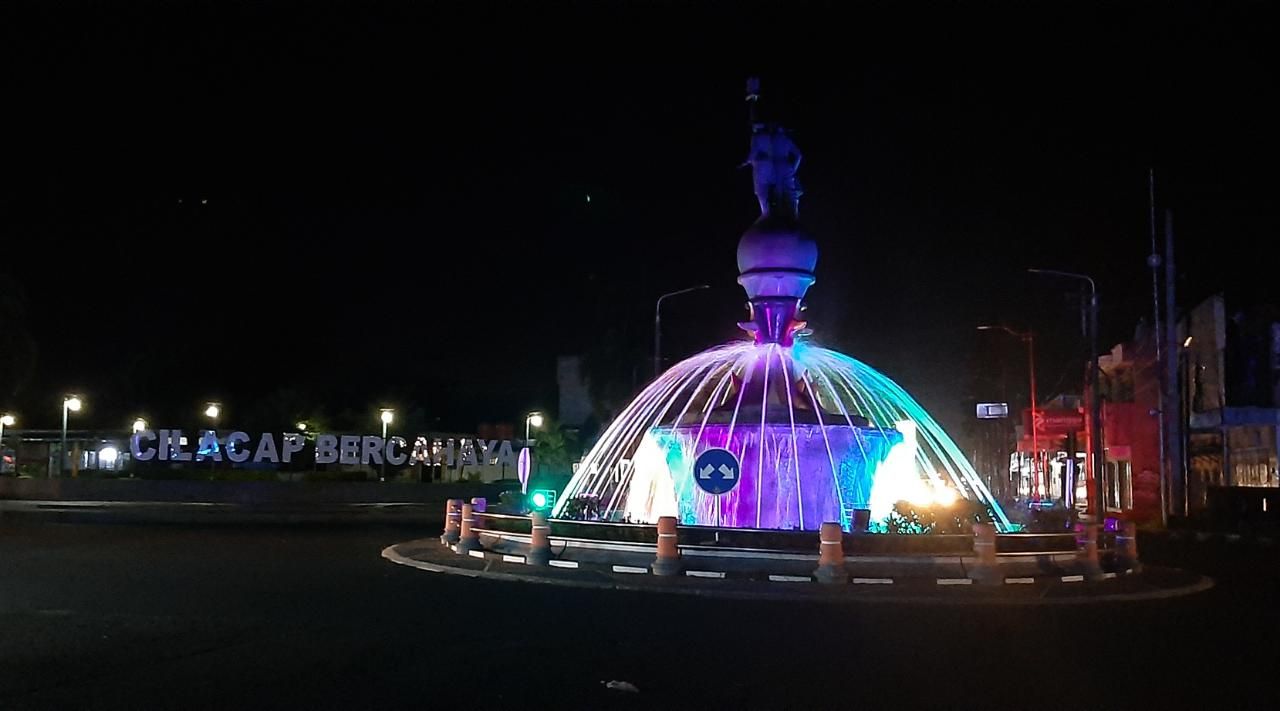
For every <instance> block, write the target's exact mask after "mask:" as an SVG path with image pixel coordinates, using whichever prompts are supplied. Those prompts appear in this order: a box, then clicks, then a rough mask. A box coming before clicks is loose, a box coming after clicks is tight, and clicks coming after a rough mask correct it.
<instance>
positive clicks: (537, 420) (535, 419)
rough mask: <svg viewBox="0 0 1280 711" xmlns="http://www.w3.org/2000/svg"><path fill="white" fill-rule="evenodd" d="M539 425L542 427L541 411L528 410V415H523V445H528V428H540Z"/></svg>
mask: <svg viewBox="0 0 1280 711" xmlns="http://www.w3.org/2000/svg"><path fill="white" fill-rule="evenodd" d="M541 427H542V413H541V412H537V411H535V412H530V413H529V414H528V415H525V417H524V445H525V446H526V447H528V446H529V430H530V428H532V429H540V428H541Z"/></svg>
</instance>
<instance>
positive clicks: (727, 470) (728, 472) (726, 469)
mask: <svg viewBox="0 0 1280 711" xmlns="http://www.w3.org/2000/svg"><path fill="white" fill-rule="evenodd" d="M720 473H721V474H723V475H724V478H725V479H732V478H733V468H732V467H730V466H729V465H728V464H721V465H720Z"/></svg>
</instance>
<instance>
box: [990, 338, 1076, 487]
mask: <svg viewBox="0 0 1280 711" xmlns="http://www.w3.org/2000/svg"><path fill="white" fill-rule="evenodd" d="M978 330H979V331H1004V332H1005V333H1007V334H1009V335H1010V336H1014V337H1016V338H1019V339H1021V340H1022V342H1023V343H1025V344H1027V361H1028V371H1029V376H1028V377H1029V378H1030V380H1031V483H1032V486H1033V487H1034V488H1035V494H1036V496H1039V495H1040V493H1041V486H1040V477H1041V475H1042V474H1043V467H1041V466H1040V435H1039V433H1038V432H1037V425H1036V414H1037V410H1036V408H1037V407H1038V405H1037V398H1036V342H1035V334H1034V333H1033V332H1032V331H1027V332H1025V333H1023V332H1022V331H1015V330H1013V329H1012V328H1009V327H1008V326H979V327H978ZM1063 498H1064V499H1065V498H1066V492H1065V491H1064V492H1063Z"/></svg>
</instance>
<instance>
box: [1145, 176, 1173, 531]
mask: <svg viewBox="0 0 1280 711" xmlns="http://www.w3.org/2000/svg"><path fill="white" fill-rule="evenodd" d="M1147 207H1148V208H1149V210H1150V214H1149V222H1150V227H1151V255H1150V256H1148V257H1147V266H1149V267H1151V307H1152V319H1151V321H1152V323H1153V324H1155V338H1154V342H1155V346H1156V382H1157V383H1158V384H1159V387H1158V388H1157V391H1158V393H1157V400H1156V412H1157V413H1159V417H1160V422H1159V425H1160V426H1159V428H1158V429H1159V440H1160V527H1161V528H1166V527H1168V525H1169V492H1168V488H1169V471H1170V470H1169V467H1168V465H1167V463H1166V462H1165V453H1164V450H1165V445H1164V440H1165V436H1166V434H1167V430H1168V427H1169V415H1168V413H1167V412H1165V407H1166V403H1167V402H1168V401H1167V400H1166V399H1165V396H1164V391H1165V384H1164V378H1165V367H1164V358H1163V355H1164V342H1163V341H1164V333H1163V332H1164V329H1163V328H1162V327H1161V324H1160V261H1161V260H1160V251H1159V248H1158V247H1157V246H1156V171H1155V169H1154V168H1151V169H1150V170H1148V172H1147Z"/></svg>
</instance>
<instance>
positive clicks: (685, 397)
mask: <svg viewBox="0 0 1280 711" xmlns="http://www.w3.org/2000/svg"><path fill="white" fill-rule="evenodd" d="M755 98H756V95H755V92H754V91H750V90H749V94H748V101H749V102H751V105H752V111H753V116H752V129H753V131H752V139H751V155H750V158H749V160H750V163H751V165H752V171H753V174H754V179H755V192H756V196H757V198H758V199H759V202H760V211H761V215H760V218H759V219H758V220H757V221H756V222H755V224H753V225H752V226H751V227H750V228H749V229H748V230H747V231H746V233H745V234H743V236H742V239H741V240H740V241H739V243H738V271H739V277H738V283H739V284H741V285H742V287H743V289H744V290H745V291H746V292H747V299H748V308H749V309H750V319H749V320H748V321H746V322H744V323H741V324H739V325H740V326H741V327H742V328H743V330H744V331H746V333H747V334H748V335H749V340H743V341H738V342H733V343H728V344H725V345H722V346H718V347H715V348H711V349H709V350H706V351H703V352H702V353H699V354H697V355H695V356H693V357H691V358H689V359H687V360H685V361H683V362H681V363H678V364H677V365H675V366H674V367H672V368H671V369H670V370H668V371H667V372H666V373H664V374H662V375H661V376H660V377H659V378H658V379H657V380H655V381H654V382H653V383H651V384H649V385H648V386H647V387H646V388H645V389H644V390H643V391H642V392H641V393H640V394H639V396H637V397H636V398H635V400H633V401H632V402H631V403H630V404H629V405H628V406H627V407H626V409H624V410H623V411H622V413H621V414H620V415H619V416H618V417H617V419H615V420H614V421H613V422H612V423H611V424H610V425H609V427H608V428H607V429H606V430H605V431H604V433H603V434H602V435H601V437H600V439H599V441H597V442H596V444H595V446H594V447H592V448H591V451H590V452H588V453H587V455H586V457H584V458H583V460H582V462H581V464H580V465H579V467H578V470H577V472H576V473H575V474H574V476H573V478H572V480H571V481H570V482H569V485H568V487H567V488H566V490H565V492H564V495H563V496H561V497H560V499H559V501H558V502H557V506H556V509H555V511H554V513H555V515H560V514H561V512H563V511H564V509H565V507H566V506H567V505H568V503H569V501H570V500H572V499H574V498H575V497H580V496H590V497H596V498H597V499H598V500H599V502H600V511H601V516H602V518H603V519H604V520H610V521H631V522H643V523H652V522H655V521H657V519H658V517H659V516H676V517H677V518H678V519H679V521H680V522H681V523H682V524H684V525H707V526H723V527H732V528H765V529H801V530H816V529H817V528H819V527H820V526H821V524H822V523H823V522H824V521H839V522H840V523H841V526H842V527H843V528H844V529H845V530H850V529H851V528H852V526H853V525H854V521H855V520H856V519H857V515H856V512H857V511H859V510H862V511H867V512H869V513H868V514H867V515H868V516H869V519H870V521H871V522H872V526H873V528H874V527H875V524H876V523H877V522H881V521H883V520H884V519H885V517H886V516H888V515H889V513H890V510H891V509H892V507H893V505H894V504H895V503H896V502H898V501H902V500H906V501H910V502H912V503H913V504H915V505H919V506H924V505H937V506H946V505H949V502H951V501H954V500H955V499H956V498H958V497H963V498H966V499H969V500H971V501H976V502H979V503H980V504H982V505H983V506H985V507H986V509H987V510H988V512H989V513H990V515H991V517H992V519H993V521H994V522H995V523H996V525H997V527H998V528H1000V529H1001V530H1008V529H1009V528H1010V527H1011V526H1010V523H1009V521H1008V519H1007V518H1006V517H1005V515H1004V512H1003V511H1001V509H1000V507H999V505H998V504H997V503H996V502H995V500H994V499H993V498H992V497H991V494H990V492H989V491H988V490H987V488H986V487H985V485H984V484H983V483H982V481H981V480H980V479H979V478H978V476H977V474H976V472H974V470H973V467H972V465H970V464H969V462H968V461H967V460H966V459H965V457H964V455H963V454H962V453H961V452H960V450H959V449H958V448H957V447H956V445H955V443H954V442H952V440H951V438H950V437H949V436H947V433H946V432H944V431H943V430H942V428H941V427H939V426H938V423H937V422H936V421H934V419H933V418H932V417H931V416H930V415H929V413H928V412H926V411H925V410H924V408H922V407H920V405H919V403H917V402H916V401H915V400H914V399H913V398H912V397H911V396H910V395H908V394H907V393H906V391H904V390H903V389H902V388H901V387H899V386H898V385H897V384H896V383H894V382H893V381H892V380H890V379H888V378H887V377H885V376H884V375H882V374H881V373H879V372H878V371H876V370H875V369H873V368H871V367H870V366H868V365H866V364H864V363H861V362H859V361H857V360H855V359H853V358H850V357H849V356H846V355H843V354H841V353H837V352H835V351H831V350H827V349H825V348H820V347H818V346H816V345H813V344H811V343H810V342H809V341H808V333H809V332H808V330H807V329H806V328H805V322H804V321H803V320H802V319H801V313H802V311H803V300H804V296H805V293H806V292H807V291H808V289H809V287H810V286H811V285H812V284H813V283H814V268H815V267H816V266H817V261H818V248H817V244H816V243H815V242H814V240H813V239H812V238H811V237H810V236H809V235H808V234H807V233H806V232H805V231H804V229H803V228H802V227H801V226H800V224H799V222H798V219H797V218H798V208H799V200H800V195H801V190H800V186H799V183H798V181H797V180H796V171H797V169H798V168H799V165H800V151H799V150H798V149H797V148H796V145H795V144H794V143H793V142H792V140H791V138H790V136H789V135H788V134H787V132H786V131H785V130H784V129H781V128H778V127H775V126H771V125H767V124H762V123H757V122H756V121H755V118H754V100H755ZM715 448H720V449H726V450H728V451H729V452H731V453H732V454H733V455H734V456H735V457H736V458H737V460H738V462H739V463H740V469H739V472H738V481H737V485H736V486H735V487H734V488H733V489H731V490H730V491H729V492H727V493H724V494H721V495H719V496H716V495H713V494H709V493H706V492H704V491H703V490H702V489H701V488H699V487H698V486H697V485H696V483H695V481H694V472H693V463H694V460H695V459H697V457H698V456H699V455H700V454H702V453H703V452H705V451H707V450H709V449H715Z"/></svg>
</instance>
